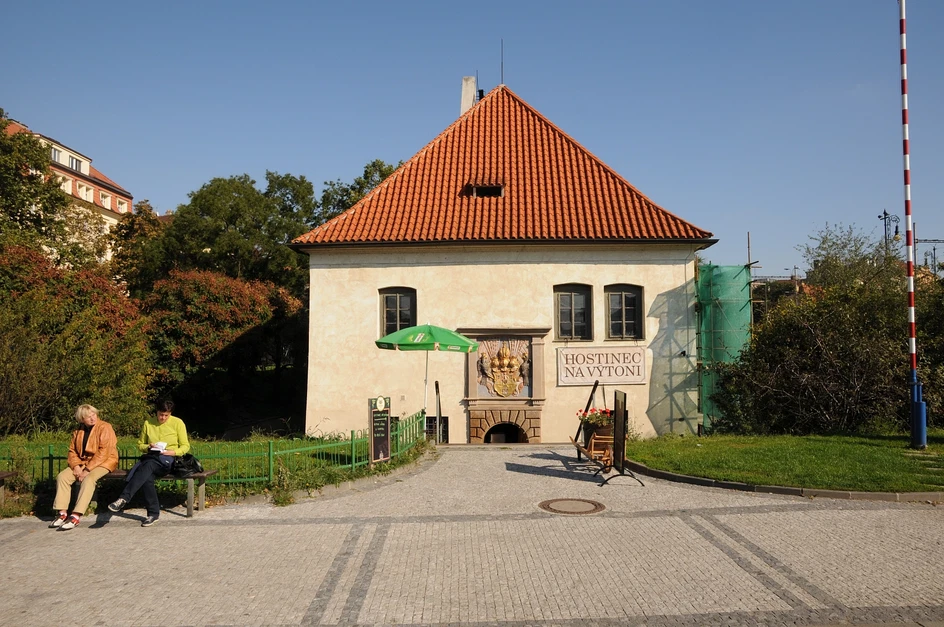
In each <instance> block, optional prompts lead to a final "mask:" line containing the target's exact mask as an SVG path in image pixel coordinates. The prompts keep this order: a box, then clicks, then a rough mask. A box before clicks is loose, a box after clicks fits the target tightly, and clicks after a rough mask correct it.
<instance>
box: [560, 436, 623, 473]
mask: <svg viewBox="0 0 944 627" xmlns="http://www.w3.org/2000/svg"><path fill="white" fill-rule="evenodd" d="M570 443H571V444H573V445H574V446H575V447H576V448H577V450H578V451H580V452H581V453H583V454H584V455H586V456H587V459H588V460H589V461H590V462H592V463H594V464H596V465H597V466H599V467H600V470H598V471H597V472H598V473H599V472H601V471H602V472H607V471H608V470H609V469H610V468H612V467H613V436H612V435H599V434H596V433H594V434H593V435H591V436H590V442H589V443H588V445H587V446H586V447H584V446H583V445H582V444H581V443H580V442H577V441H576V440H575V439H573V438H570Z"/></svg>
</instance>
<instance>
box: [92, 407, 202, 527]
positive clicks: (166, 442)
mask: <svg viewBox="0 0 944 627" xmlns="http://www.w3.org/2000/svg"><path fill="white" fill-rule="evenodd" d="M173 410H174V403H173V402H172V401H160V402H159V403H158V404H157V414H156V415H155V416H153V417H151V418H148V419H147V420H145V421H144V425H143V426H142V427H141V435H140V436H139V437H138V449H139V450H140V451H141V453H142V455H141V459H140V460H138V463H136V464H135V465H134V467H133V468H132V469H131V471H130V472H129V473H128V477H127V478H126V479H125V489H124V490H122V491H121V495H120V496H119V497H118V499H117V500H115V502H114V503H110V504H109V505H108V509H110V510H111V511H113V512H120V511H121V510H122V509H123V508H124V506H125V505H127V504H128V501H130V500H131V497H133V496H134V495H135V493H136V492H137V491H138V490H141V489H143V494H144V502H145V504H146V507H147V518H145V519H144V521H143V522H142V523H141V526H142V527H150V526H151V525H153V524H154V523H155V522H157V519H158V518H159V517H160V515H161V504H160V501H159V500H158V498H157V488H156V487H154V480H155V479H157V478H159V477H163V476H164V475H166V474H167V473H169V472H170V469H171V466H173V465H174V457H176V456H178V455H184V454H185V453H187V451H189V450H190V442H189V441H188V440H187V427H186V425H184V421H183V420H181V419H180V418H177V417H176V416H172V415H171V412H172V411H173Z"/></svg>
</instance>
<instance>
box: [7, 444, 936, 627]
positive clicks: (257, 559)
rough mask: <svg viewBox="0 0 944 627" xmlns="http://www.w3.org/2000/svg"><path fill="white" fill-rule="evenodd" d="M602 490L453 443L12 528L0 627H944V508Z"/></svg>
mask: <svg viewBox="0 0 944 627" xmlns="http://www.w3.org/2000/svg"><path fill="white" fill-rule="evenodd" d="M592 475H593V471H592V469H590V468H587V467H586V466H583V465H579V464H577V463H576V458H575V455H574V450H573V448H572V447H569V446H568V447H561V446H543V447H542V446H538V445H530V446H528V445H521V446H505V447H498V446H492V447H447V448H441V449H440V455H439V458H438V459H433V458H430V459H428V460H426V461H424V462H423V463H421V464H420V465H419V466H418V467H417V468H415V469H414V470H411V471H409V472H407V473H404V474H399V475H397V476H392V477H387V478H383V479H380V480H376V481H374V480H368V481H366V482H362V483H358V484H356V485H355V486H354V488H353V489H351V490H347V491H339V492H336V493H334V494H332V495H330V496H326V497H320V498H315V499H308V500H305V501H304V502H301V503H299V504H296V505H292V506H288V507H273V506H271V505H266V504H256V505H250V504H241V505H227V506H220V507H214V508H211V509H209V510H207V511H204V512H197V514H196V516H195V517H194V518H191V519H187V518H185V517H183V516H182V514H181V511H177V510H171V511H165V512H164V513H163V514H162V516H161V519H160V521H159V522H158V523H157V524H156V525H154V526H153V527H150V528H142V527H140V526H139V521H140V519H141V518H142V517H143V515H144V512H143V510H136V509H132V510H130V511H129V512H126V513H122V514H119V515H113V514H108V513H104V514H101V515H99V516H98V518H97V519H95V518H94V517H91V518H90V519H89V520H87V521H85V522H84V524H83V525H82V526H80V527H79V528H77V529H74V530H72V531H68V532H63V531H53V530H51V529H47V528H46V524H47V522H48V520H49V518H48V517H47V518H46V519H45V520H39V519H37V518H30V517H24V518H18V519H8V520H0V546H2V552H0V590H2V594H0V624H2V625H56V626H58V625H73V624H74V625H340V626H353V625H411V626H421V625H429V626H445V625H462V626H468V627H488V626H496V627H524V626H527V625H559V626H563V627H570V626H583V625H597V626H609V625H649V626H653V627H656V626H660V627H661V626H665V627H670V626H675V625H833V624H849V623H854V624H908V625H924V626H931V625H935V626H936V627H944V546H942V541H944V506H942V507H935V506H932V505H930V504H908V503H901V504H899V503H884V502H868V501H838V500H829V499H803V498H799V497H789V496H777V495H763V494H755V493H744V492H735V491H729V490H721V489H716V488H703V487H696V486H689V485H681V484H674V483H669V482H665V481H659V480H657V479H649V478H643V481H645V483H646V485H645V487H642V486H640V485H639V483H637V482H636V481H634V480H633V479H632V478H630V477H620V476H617V477H615V478H614V479H611V480H610V482H609V483H608V484H607V485H605V486H602V487H601V486H600V485H599V481H598V480H597V478H595V477H593V476H592ZM550 499H585V500H593V501H597V502H599V503H601V504H602V505H603V506H604V507H605V509H604V510H603V511H601V512H599V513H595V514H592V515H573V514H558V513H552V512H548V511H545V510H543V509H541V508H540V507H539V506H538V505H539V503H541V502H542V501H545V500H550ZM576 505H577V506H579V505H580V503H577V504H576ZM561 507H562V508H564V506H563V505H562V506H561ZM103 509H104V508H103ZM564 509H566V508H564ZM158 554H160V556H159V557H158Z"/></svg>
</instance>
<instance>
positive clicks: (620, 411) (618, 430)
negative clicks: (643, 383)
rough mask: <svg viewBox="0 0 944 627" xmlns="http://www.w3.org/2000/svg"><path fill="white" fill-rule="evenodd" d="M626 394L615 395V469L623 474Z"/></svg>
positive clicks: (617, 393) (615, 393) (619, 392)
mask: <svg viewBox="0 0 944 627" xmlns="http://www.w3.org/2000/svg"><path fill="white" fill-rule="evenodd" d="M626 419H627V412H626V392H621V391H620V390H616V391H615V392H614V393H613V468H614V469H616V472H618V473H619V474H623V462H624V461H625V459H626Z"/></svg>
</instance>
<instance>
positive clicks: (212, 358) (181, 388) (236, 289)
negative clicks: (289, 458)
mask: <svg viewBox="0 0 944 627" xmlns="http://www.w3.org/2000/svg"><path fill="white" fill-rule="evenodd" d="M144 307H145V310H146V311H147V312H148V314H149V315H150V317H151V320H152V321H153V325H154V331H153V333H152V335H151V346H152V348H153V352H154V354H155V356H156V359H157V366H158V373H157V380H156V388H155V393H156V394H160V395H165V394H172V395H173V396H174V397H175V398H176V399H177V400H178V401H180V402H181V406H182V407H184V408H186V409H187V410H188V411H189V412H192V414H193V416H194V418H193V420H194V421H193V425H194V428H199V429H200V430H201V431H202V432H204V433H206V432H214V431H219V430H220V428H221V425H222V424H223V423H225V422H228V420H229V416H228V414H229V413H232V412H239V411H241V408H242V407H245V404H246V403H245V399H246V398H247V397H248V396H251V395H252V392H253V390H254V387H256V385H257V384H258V383H259V381H260V379H259V376H258V375H259V373H260V372H262V371H264V370H266V369H267V368H268V367H269V366H272V365H275V366H276V370H275V373H274V374H275V382H274V387H273V386H268V387H267V389H268V390H270V391H271V392H272V393H273V394H281V390H280V389H279V379H280V372H281V365H282V361H283V351H284V350H285V347H286V346H290V345H291V340H292V334H293V333H295V332H296V331H298V330H299V324H298V322H297V320H298V318H299V312H300V311H301V309H302V303H301V301H299V300H298V299H296V298H295V297H294V296H292V295H291V294H290V293H289V292H288V290H286V289H285V288H282V287H278V286H274V285H272V284H269V283H263V282H259V281H245V280H242V279H234V278H232V277H228V276H225V275H223V274H220V273H218V272H209V271H199V270H190V271H173V272H172V273H171V276H170V277H169V278H168V279H164V280H161V281H158V282H157V283H156V284H155V285H154V292H153V293H152V294H151V295H150V296H149V297H148V298H147V300H146V302H145V305H144ZM304 330H306V331H307V329H304ZM274 351H279V352H277V353H276V352H274ZM276 404H278V402H276ZM283 405H284V403H283ZM190 422H191V420H190V419H189V418H188V424H190Z"/></svg>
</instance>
